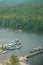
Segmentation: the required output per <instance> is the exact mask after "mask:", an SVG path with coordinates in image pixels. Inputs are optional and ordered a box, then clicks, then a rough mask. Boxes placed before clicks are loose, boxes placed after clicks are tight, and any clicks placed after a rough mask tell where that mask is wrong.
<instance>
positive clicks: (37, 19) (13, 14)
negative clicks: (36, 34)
mask: <svg viewBox="0 0 43 65" xmlns="http://www.w3.org/2000/svg"><path fill="white" fill-rule="evenodd" d="M0 27H4V28H11V29H22V30H28V31H30V30H31V31H43V3H37V4H35V3H33V4H19V5H14V6H0Z"/></svg>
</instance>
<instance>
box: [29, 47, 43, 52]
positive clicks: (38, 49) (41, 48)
mask: <svg viewBox="0 0 43 65" xmlns="http://www.w3.org/2000/svg"><path fill="white" fill-rule="evenodd" d="M40 50H43V47H41V46H39V47H38V48H33V50H32V51H30V53H34V52H37V51H40Z"/></svg>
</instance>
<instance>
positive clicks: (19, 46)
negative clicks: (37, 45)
mask: <svg viewBox="0 0 43 65" xmlns="http://www.w3.org/2000/svg"><path fill="white" fill-rule="evenodd" d="M21 47H23V46H22V45H18V46H16V47H15V48H16V49H20V48H21Z"/></svg>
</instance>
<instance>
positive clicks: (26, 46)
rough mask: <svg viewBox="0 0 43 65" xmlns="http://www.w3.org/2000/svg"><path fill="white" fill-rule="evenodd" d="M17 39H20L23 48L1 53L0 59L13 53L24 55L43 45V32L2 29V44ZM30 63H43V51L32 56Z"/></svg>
mask: <svg viewBox="0 0 43 65" xmlns="http://www.w3.org/2000/svg"><path fill="white" fill-rule="evenodd" d="M15 39H19V40H20V41H21V44H22V45H23V47H22V48H21V49H16V50H12V51H8V52H7V53H6V54H2V55H0V61H2V60H5V59H6V58H8V57H9V56H10V55H11V54H15V55H17V56H24V55H26V54H28V53H29V52H30V51H31V50H32V49H33V48H37V47H38V46H42V45H43V33H34V32H23V31H22V32H15V31H0V44H6V43H8V42H9V43H11V42H14V41H15ZM29 63H30V65H43V53H42V54H39V55H37V56H34V57H32V58H30V59H29Z"/></svg>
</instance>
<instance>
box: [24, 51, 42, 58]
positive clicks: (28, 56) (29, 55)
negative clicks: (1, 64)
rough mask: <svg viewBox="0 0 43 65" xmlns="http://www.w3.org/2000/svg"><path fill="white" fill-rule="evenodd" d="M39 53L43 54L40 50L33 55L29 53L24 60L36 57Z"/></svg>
mask: <svg viewBox="0 0 43 65" xmlns="http://www.w3.org/2000/svg"><path fill="white" fill-rule="evenodd" d="M41 53H43V50H40V51H37V52H34V53H29V54H28V55H26V56H25V58H30V57H33V56H36V55H38V54H41Z"/></svg>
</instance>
